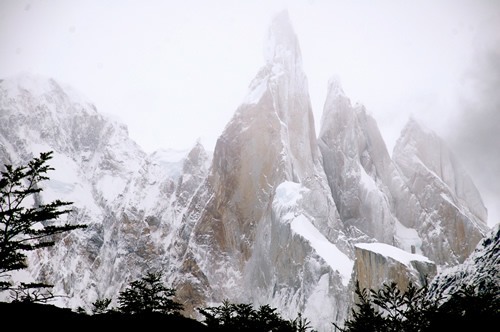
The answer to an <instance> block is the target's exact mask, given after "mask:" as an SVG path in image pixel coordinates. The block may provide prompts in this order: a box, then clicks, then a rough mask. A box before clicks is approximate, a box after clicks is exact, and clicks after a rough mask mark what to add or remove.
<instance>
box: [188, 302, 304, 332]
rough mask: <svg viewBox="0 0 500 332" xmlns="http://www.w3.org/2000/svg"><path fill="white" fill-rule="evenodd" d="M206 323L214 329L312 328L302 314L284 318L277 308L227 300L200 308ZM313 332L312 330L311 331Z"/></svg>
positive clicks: (275, 331)
mask: <svg viewBox="0 0 500 332" xmlns="http://www.w3.org/2000/svg"><path fill="white" fill-rule="evenodd" d="M198 311H199V312H200V313H201V314H202V315H203V316H204V317H205V320H204V323H205V325H206V326H207V327H209V328H210V329H211V330H212V331H245V332H257V331H259V332H260V331H269V332H303V331H308V330H311V327H310V326H309V325H310V322H309V321H308V320H307V319H305V318H303V317H302V315H300V314H299V316H298V317H297V318H296V319H295V320H293V321H290V320H285V319H283V318H282V317H281V316H280V315H279V313H278V312H277V309H276V308H271V307H270V306H269V305H267V304H266V305H262V306H260V307H259V308H258V309H257V310H256V309H254V308H253V306H252V305H251V304H246V303H239V304H234V303H230V302H229V301H227V300H225V301H223V302H222V304H221V305H219V306H217V307H207V308H200V309H198ZM311 332H312V331H311Z"/></svg>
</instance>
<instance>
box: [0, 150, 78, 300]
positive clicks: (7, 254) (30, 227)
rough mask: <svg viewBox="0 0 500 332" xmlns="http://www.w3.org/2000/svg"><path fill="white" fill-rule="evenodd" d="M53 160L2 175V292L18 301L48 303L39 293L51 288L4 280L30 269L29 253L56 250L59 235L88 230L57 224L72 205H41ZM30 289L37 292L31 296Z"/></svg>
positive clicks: (46, 154) (47, 155) (47, 157)
mask: <svg viewBox="0 0 500 332" xmlns="http://www.w3.org/2000/svg"><path fill="white" fill-rule="evenodd" d="M51 158H52V152H42V153H40V156H39V157H35V158H33V159H32V160H31V161H29V162H28V164H27V165H22V166H17V167H14V166H12V165H4V166H5V170H4V171H2V172H1V175H2V177H1V179H0V290H6V289H11V290H13V292H14V299H15V300H17V301H30V300H40V299H47V298H46V297H44V296H42V295H41V294H42V293H40V289H41V288H43V287H47V286H49V285H45V284H40V283H36V284H22V285H20V286H18V287H14V288H13V287H12V286H13V285H12V284H11V283H10V282H9V281H7V280H5V279H6V278H7V277H8V276H9V275H10V272H12V271H16V270H21V269H25V268H26V267H27V262H26V260H27V256H26V252H27V251H32V250H36V249H39V248H46V247H50V246H53V245H54V244H55V239H54V235H56V234H61V233H65V232H68V231H71V230H74V229H78V228H84V227H86V226H85V225H70V224H68V223H65V224H57V223H55V222H54V221H56V220H57V219H58V218H59V217H60V216H62V215H65V214H68V213H69V212H70V211H71V209H70V208H69V206H70V205H71V204H72V203H71V202H65V201H61V200H55V201H52V202H49V203H46V204H44V203H42V202H41V201H40V193H41V192H42V191H43V189H42V187H41V186H40V183H41V182H43V181H45V180H48V179H49V178H48V177H47V175H46V174H47V172H48V171H51V170H53V168H52V167H50V166H49V165H48V164H47V162H48V161H49V160H50V159H51ZM1 279H3V280H1ZM30 286H32V287H30ZM30 288H33V289H34V291H33V292H30V291H29V289H30ZM45 294H47V293H45Z"/></svg>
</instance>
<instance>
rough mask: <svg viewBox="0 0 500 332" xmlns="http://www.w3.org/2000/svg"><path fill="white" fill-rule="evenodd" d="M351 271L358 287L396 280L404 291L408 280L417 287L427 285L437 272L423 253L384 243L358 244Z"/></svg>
mask: <svg viewBox="0 0 500 332" xmlns="http://www.w3.org/2000/svg"><path fill="white" fill-rule="evenodd" d="M354 271H355V278H356V280H358V282H359V286H360V288H361V289H363V288H368V289H373V290H377V289H379V288H380V287H381V286H382V285H383V284H384V283H390V282H396V284H397V285H398V288H399V289H401V290H402V291H404V290H406V289H407V288H408V285H409V282H412V283H413V284H414V285H416V286H419V287H421V286H424V285H427V284H428V283H429V282H430V281H431V280H432V278H433V277H434V276H435V275H436V273H437V268H436V264H434V262H432V261H430V260H429V259H428V258H427V257H425V256H421V255H416V254H411V253H408V252H406V251H403V250H401V249H399V248H395V247H393V246H390V245H387V244H383V243H358V244H357V245H356V263H355V264H354Z"/></svg>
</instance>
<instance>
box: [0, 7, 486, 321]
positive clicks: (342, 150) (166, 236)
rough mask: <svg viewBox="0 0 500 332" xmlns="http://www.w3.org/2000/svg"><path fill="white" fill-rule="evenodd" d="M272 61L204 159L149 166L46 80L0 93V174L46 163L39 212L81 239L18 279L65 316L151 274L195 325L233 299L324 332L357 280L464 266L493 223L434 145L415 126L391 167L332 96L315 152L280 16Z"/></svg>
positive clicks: (158, 159)
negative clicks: (53, 209)
mask: <svg viewBox="0 0 500 332" xmlns="http://www.w3.org/2000/svg"><path fill="white" fill-rule="evenodd" d="M265 50H266V52H265V54H266V57H265V63H264V65H263V67H262V68H261V69H260V70H259V72H258V73H257V75H256V77H255V78H254V80H253V81H252V82H251V83H250V86H249V92H248V95H247V97H246V98H245V99H244V100H243V102H242V104H241V106H240V107H239V108H238V109H237V110H236V112H235V114H234V116H233V118H232V119H231V120H230V121H229V123H228V124H227V125H226V127H225V129H224V131H223V132H222V134H221V135H220V137H219V139H218V141H217V143H216V146H215V150H214V152H213V154H211V153H208V152H207V151H205V149H204V148H203V146H202V145H201V144H199V143H196V144H195V145H194V146H193V148H192V149H191V150H190V151H172V150H162V151H156V152H154V153H152V154H149V155H148V154H146V153H144V152H143V151H142V150H141V148H140V147H139V146H138V145H137V144H135V143H134V142H133V141H132V140H131V139H130V138H129V137H128V133H127V129H126V127H125V126H124V125H122V124H120V123H119V122H117V121H115V120H113V119H110V118H108V117H106V116H104V115H102V114H100V113H99V112H98V111H97V110H96V108H95V106H93V104H92V103H91V102H90V101H88V100H87V99H86V98H83V97H81V96H80V95H79V94H78V93H76V92H74V91H73V90H72V89H71V88H69V87H63V86H61V85H60V84H59V83H57V82H56V81H55V80H53V79H45V78H40V77H35V76H32V75H20V76H17V77H13V78H7V79H4V80H3V81H1V82H0V160H1V161H2V162H4V163H13V164H20V163H22V162H26V161H28V160H30V159H31V158H32V157H33V156H36V155H37V154H38V153H39V152H41V151H49V150H53V151H54V159H52V160H51V166H53V167H54V168H55V171H53V172H52V173H51V174H49V177H50V181H48V182H47V183H46V185H45V187H44V191H43V193H42V195H41V197H40V199H43V200H45V201H50V200H53V199H56V198H59V199H64V200H69V201H73V202H74V211H73V212H72V213H71V214H70V215H69V216H68V218H69V220H68V221H69V222H78V223H86V224H88V225H89V227H88V228H87V229H85V230H78V231H74V232H71V233H70V234H68V235H64V236H63V237H62V238H60V239H59V240H58V241H57V245H56V246H55V247H53V248H51V249H45V250H40V251H37V252H34V253H33V255H31V257H30V264H29V266H30V268H29V271H28V272H29V275H30V276H29V277H30V278H33V279H36V280H42V281H46V282H49V283H52V284H54V285H56V287H55V289H54V292H55V293H56V294H64V295H67V297H61V298H59V299H58V301H59V302H58V304H59V305H61V306H70V307H73V308H75V307H77V306H83V307H87V308H88V307H89V306H90V303H92V302H93V301H95V300H96V299H102V298H105V297H108V298H114V299H115V300H116V296H117V294H118V292H119V291H120V290H121V289H123V287H124V286H125V285H126V284H128V283H129V282H130V281H132V280H135V279H137V278H139V277H140V276H142V275H143V274H144V273H145V272H147V271H151V270H162V271H163V272H164V274H165V276H166V282H167V283H168V284H170V285H172V287H175V289H176V290H177V297H178V300H179V301H180V302H182V303H183V304H184V306H185V308H186V314H188V315H192V316H195V317H196V313H197V312H196V310H195V309H196V308H198V307H201V306H205V305H210V304H214V303H215V304H216V303H219V302H221V301H223V300H224V299H229V300H230V301H233V302H246V303H253V304H256V305H261V304H270V305H271V306H273V307H278V308H279V310H280V312H282V314H283V315H284V316H285V317H290V318H292V317H295V316H296V314H297V313H298V312H301V313H303V314H304V316H306V317H308V318H310V320H311V321H312V323H313V326H314V327H315V328H317V329H319V330H329V329H330V327H331V323H330V322H332V321H335V322H343V321H344V319H345V318H346V317H347V315H348V311H349V308H350V306H351V304H352V300H353V299H352V290H353V287H354V282H355V280H356V279H360V278H364V280H365V281H366V282H367V283H370V284H374V283H375V282H376V283H379V284H381V283H382V282H383V281H384V280H386V279H387V278H391V277H392V276H393V275H394V274H397V275H399V276H400V282H401V284H402V285H404V284H405V282H407V281H409V280H415V281H417V282H420V283H424V282H428V281H429V280H430V278H431V276H432V274H434V273H435V271H436V270H437V269H440V268H442V267H447V266H456V265H457V264H459V263H461V262H464V261H465V260H466V259H467V257H468V256H469V255H470V254H471V253H472V252H473V250H474V248H475V246H476V245H477V243H478V242H479V241H481V239H482V238H483V236H484V235H485V234H486V233H487V231H488V229H487V227H486V223H485V221H486V209H485V208H484V205H483V204H482V200H481V196H480V194H479V192H478V191H477V189H476V188H475V186H474V184H473V182H472V180H471V179H470V177H469V176H468V175H467V174H466V172H465V170H464V169H463V167H461V166H460V163H459V162H458V161H457V160H456V158H455V157H453V154H452V153H451V152H450V151H449V150H448V149H447V148H446V146H445V144H444V142H443V141H442V140H441V139H439V137H437V136H436V135H435V134H434V133H432V132H429V131H426V130H425V129H422V127H421V126H419V125H418V124H417V123H416V122H415V121H413V120H411V121H410V122H409V124H408V125H407V127H406V128H405V129H404V130H403V132H402V135H401V138H400V139H399V140H398V143H397V144H396V147H395V150H394V152H393V155H392V157H391V156H390V155H389V153H388V151H387V148H386V145H385V143H384V141H383V139H382V135H381V133H380V132H379V129H378V127H377V124H376V121H375V120H374V118H373V117H371V116H370V115H369V113H368V111H367V110H366V109H365V108H364V107H363V106H362V105H354V106H352V105H351V102H350V100H349V98H348V97H347V96H346V95H345V93H344V92H343V91H342V88H341V86H340V83H339V82H338V81H337V80H331V81H330V83H329V86H328V88H329V92H328V95H327V99H326V102H325V107H324V112H323V117H322V125H321V130H320V133H319V135H316V132H315V127H314V119H313V113H312V110H311V102H310V98H309V92H308V84H307V77H306V75H305V73H304V70H303V67H302V56H301V52H300V47H299V43H298V40H297V37H296V35H295V33H294V31H293V28H292V26H291V23H290V20H289V17H288V14H287V13H286V12H284V13H280V14H278V15H277V16H276V17H275V18H274V20H273V22H272V24H271V26H270V29H269V34H268V38H267V43H266V46H265ZM381 248H382V249H381ZM391 269H392V270H391ZM390 271H393V272H390ZM394 271H395V272H394ZM19 278H20V277H19Z"/></svg>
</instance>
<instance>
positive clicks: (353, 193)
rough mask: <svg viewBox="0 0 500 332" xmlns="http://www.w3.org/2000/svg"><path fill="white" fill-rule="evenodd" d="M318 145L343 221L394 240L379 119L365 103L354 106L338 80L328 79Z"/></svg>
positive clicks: (381, 238)
mask: <svg viewBox="0 0 500 332" xmlns="http://www.w3.org/2000/svg"><path fill="white" fill-rule="evenodd" d="M319 147H320V150H321V153H322V156H323V166H324V169H325V172H326V176H327V178H328V183H329V186H330V189H331V192H332V195H333V198H334V200H335V204H336V206H337V208H338V211H339V213H340V217H341V219H342V220H343V222H344V223H345V224H346V225H348V226H349V227H354V228H356V229H357V230H359V231H361V232H363V233H365V234H366V235H367V236H369V237H373V238H376V239H377V240H378V241H382V242H386V243H391V244H392V240H393V237H394V235H393V231H392V230H393V228H394V223H395V218H394V216H393V215H392V211H391V209H392V206H391V202H392V196H391V193H390V190H389V184H388V182H390V178H391V176H390V174H389V172H390V170H391V166H392V165H391V160H390V157H389V154H388V153H387V150H386V147H385V143H384V142H383V140H382V137H381V135H380V132H379V131H378V128H377V125H376V123H375V120H374V119H373V118H372V117H371V116H369V115H368V114H367V113H366V111H365V109H364V108H363V107H362V106H358V107H353V106H352V105H351V102H350V100H349V98H347V97H346V95H345V94H344V92H343V90H342V87H341V86H340V82H339V81H338V80H337V79H331V80H330V82H329V90H328V94H327V99H326V102H325V107H324V111H323V116H322V124H321V131H320V136H319Z"/></svg>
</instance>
